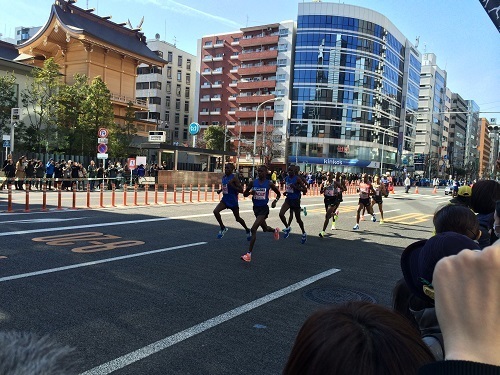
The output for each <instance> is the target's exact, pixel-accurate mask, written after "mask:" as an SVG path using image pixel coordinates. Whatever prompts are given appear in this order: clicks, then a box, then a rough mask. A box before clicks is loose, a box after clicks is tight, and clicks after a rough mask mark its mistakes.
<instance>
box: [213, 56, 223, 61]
mask: <svg viewBox="0 0 500 375" xmlns="http://www.w3.org/2000/svg"><path fill="white" fill-rule="evenodd" d="M223 59H224V57H222V56H218V57H214V58H213V59H212V61H222V60H223Z"/></svg>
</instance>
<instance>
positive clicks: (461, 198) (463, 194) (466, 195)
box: [450, 185, 472, 207]
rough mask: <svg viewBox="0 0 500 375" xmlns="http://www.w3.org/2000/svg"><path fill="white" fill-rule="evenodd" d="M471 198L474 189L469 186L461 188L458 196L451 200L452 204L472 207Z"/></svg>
mask: <svg viewBox="0 0 500 375" xmlns="http://www.w3.org/2000/svg"><path fill="white" fill-rule="evenodd" d="M471 196H472V188H471V187H470V186H469V185H464V186H460V187H459V188H458V192H457V195H456V196H455V197H453V198H452V199H450V203H453V204H462V205H464V206H466V207H470V201H471Z"/></svg>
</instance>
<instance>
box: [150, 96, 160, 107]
mask: <svg viewBox="0 0 500 375" xmlns="http://www.w3.org/2000/svg"><path fill="white" fill-rule="evenodd" d="M149 104H159V105H161V98H158V97H156V96H153V97H151V98H149Z"/></svg>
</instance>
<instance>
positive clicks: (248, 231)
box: [247, 229, 252, 241]
mask: <svg viewBox="0 0 500 375" xmlns="http://www.w3.org/2000/svg"><path fill="white" fill-rule="evenodd" d="M251 239H252V231H251V230H250V229H248V230H247V241H250V240H251Z"/></svg>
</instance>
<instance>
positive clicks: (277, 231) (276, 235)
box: [274, 228, 280, 240]
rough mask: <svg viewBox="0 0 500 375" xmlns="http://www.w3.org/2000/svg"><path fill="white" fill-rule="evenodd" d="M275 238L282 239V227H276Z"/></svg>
mask: <svg viewBox="0 0 500 375" xmlns="http://www.w3.org/2000/svg"><path fill="white" fill-rule="evenodd" d="M274 239H275V240H279V239H280V228H276V229H275V230H274Z"/></svg>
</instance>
